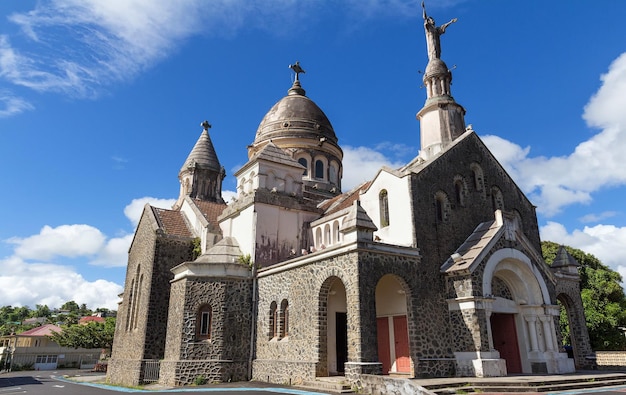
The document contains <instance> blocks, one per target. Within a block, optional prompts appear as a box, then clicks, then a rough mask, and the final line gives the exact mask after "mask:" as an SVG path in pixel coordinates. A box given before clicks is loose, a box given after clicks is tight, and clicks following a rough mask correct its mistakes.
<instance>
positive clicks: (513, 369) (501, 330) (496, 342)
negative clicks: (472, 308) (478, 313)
mask: <svg viewBox="0 0 626 395" xmlns="http://www.w3.org/2000/svg"><path fill="white" fill-rule="evenodd" d="M491 334H492V336H493V346H494V347H495V349H496V350H498V351H499V352H500V358H502V359H504V360H505V361H506V370H507V373H522V362H521V359H520V353H519V345H518V343H517V330H516V329H515V316H514V315H513V314H492V315H491Z"/></svg>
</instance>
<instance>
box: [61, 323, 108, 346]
mask: <svg viewBox="0 0 626 395" xmlns="http://www.w3.org/2000/svg"><path fill="white" fill-rule="evenodd" d="M114 334H115V318H112V317H111V318H105V322H103V323H102V322H90V323H88V324H86V325H69V326H64V327H63V332H61V333H55V334H53V335H50V339H52V340H53V341H54V342H55V343H57V344H58V345H60V346H63V347H72V348H105V349H110V348H111V347H112V346H113V335H114Z"/></svg>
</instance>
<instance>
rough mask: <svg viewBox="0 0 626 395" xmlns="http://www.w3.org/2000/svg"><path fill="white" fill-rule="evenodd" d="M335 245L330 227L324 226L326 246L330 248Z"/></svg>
mask: <svg viewBox="0 0 626 395" xmlns="http://www.w3.org/2000/svg"><path fill="white" fill-rule="evenodd" d="M332 243H333V241H332V239H331V237H330V225H328V224H326V225H324V244H326V246H329V245H331V244H332Z"/></svg>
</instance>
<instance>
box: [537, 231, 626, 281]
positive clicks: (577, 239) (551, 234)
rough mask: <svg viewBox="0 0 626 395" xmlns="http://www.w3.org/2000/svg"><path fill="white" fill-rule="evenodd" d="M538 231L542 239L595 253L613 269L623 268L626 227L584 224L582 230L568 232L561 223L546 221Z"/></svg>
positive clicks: (625, 255) (625, 260)
mask: <svg viewBox="0 0 626 395" xmlns="http://www.w3.org/2000/svg"><path fill="white" fill-rule="evenodd" d="M540 233H541V239H542V240H549V241H553V242H555V243H559V244H565V245H569V246H571V247H574V248H578V249H580V250H583V251H585V252H587V253H590V254H593V255H595V256H596V257H597V258H599V259H600V260H601V261H602V262H603V263H604V264H606V265H608V266H610V267H611V268H613V269H614V270H617V271H620V270H622V271H624V270H625V266H624V262H626V249H624V245H626V227H617V226H614V225H595V226H591V227H590V226H585V227H584V228H583V229H582V230H581V229H575V230H574V231H572V232H571V233H569V232H568V231H567V230H566V229H565V227H564V226H563V225H562V224H559V223H556V222H548V223H547V224H546V225H545V226H542V227H541V229H540ZM625 278H626V277H625Z"/></svg>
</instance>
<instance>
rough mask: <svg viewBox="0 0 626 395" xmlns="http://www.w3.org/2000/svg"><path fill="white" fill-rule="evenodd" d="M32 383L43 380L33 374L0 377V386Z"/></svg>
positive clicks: (38, 382)
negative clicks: (32, 375)
mask: <svg viewBox="0 0 626 395" xmlns="http://www.w3.org/2000/svg"><path fill="white" fill-rule="evenodd" d="M32 384H41V382H40V381H39V380H37V379H36V378H34V377H31V376H18V377H0V388H2V387H15V386H19V385H32Z"/></svg>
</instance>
